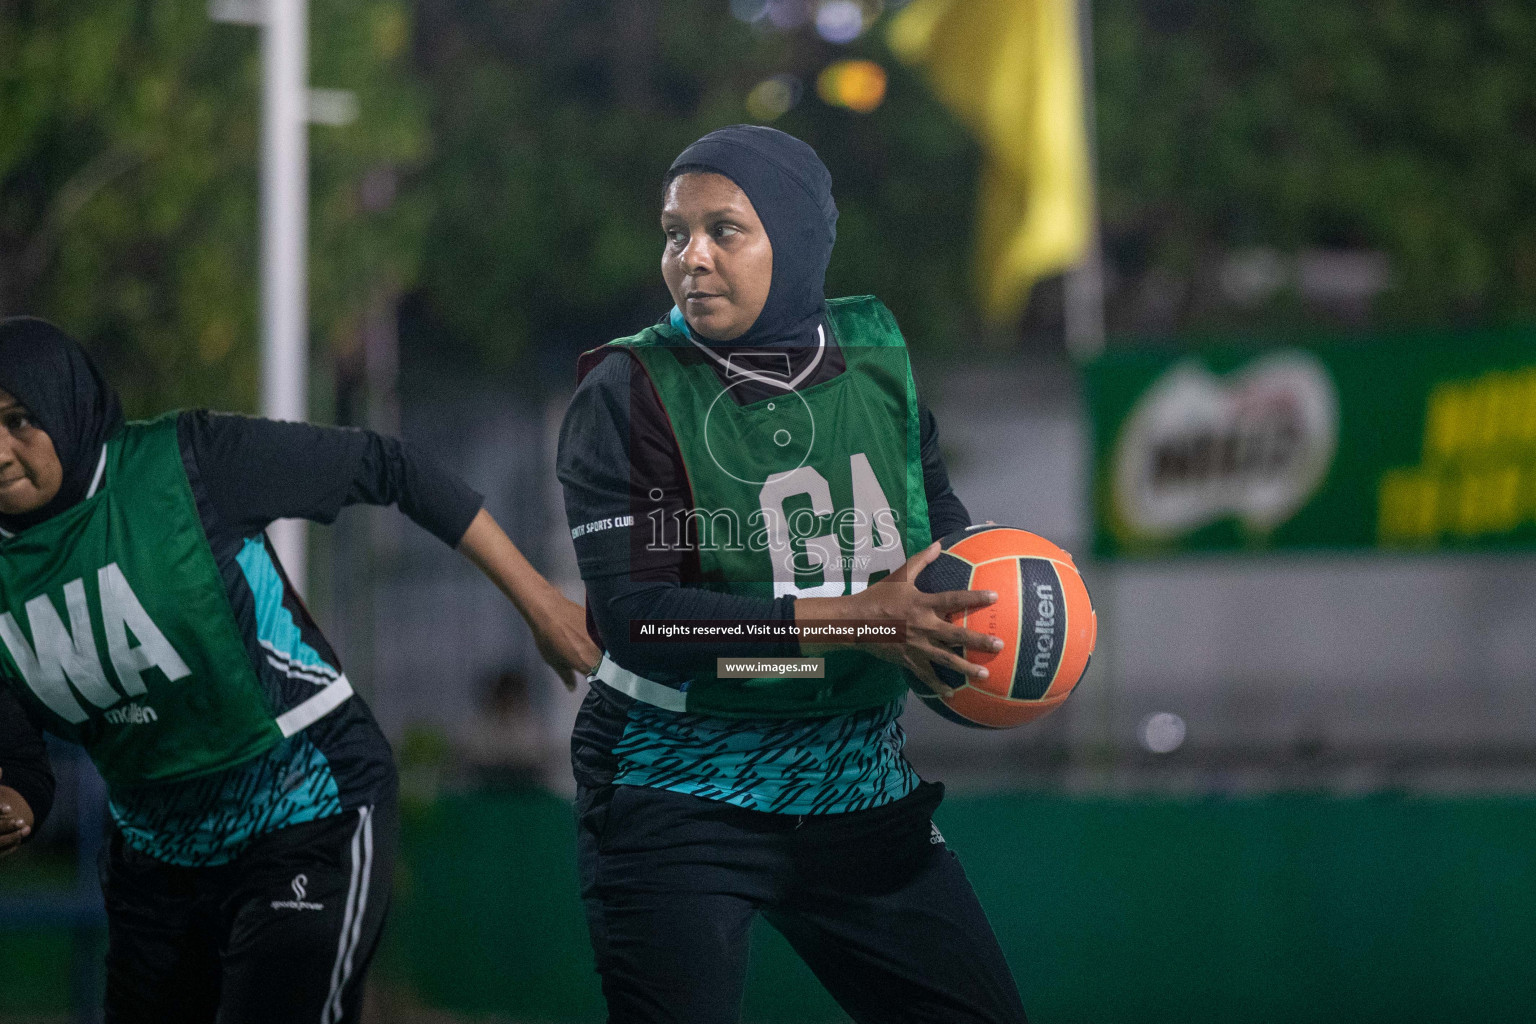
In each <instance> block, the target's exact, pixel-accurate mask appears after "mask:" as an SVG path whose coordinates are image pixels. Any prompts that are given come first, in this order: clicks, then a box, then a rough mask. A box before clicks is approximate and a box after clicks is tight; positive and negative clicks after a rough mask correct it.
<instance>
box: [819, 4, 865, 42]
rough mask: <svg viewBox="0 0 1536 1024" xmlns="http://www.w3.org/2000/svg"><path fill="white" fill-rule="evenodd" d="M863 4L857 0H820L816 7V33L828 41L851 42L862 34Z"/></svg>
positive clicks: (863, 23) (863, 26)
mask: <svg viewBox="0 0 1536 1024" xmlns="http://www.w3.org/2000/svg"><path fill="white" fill-rule="evenodd" d="M866 25H867V22H866V21H865V20H864V5H863V4H861V3H859V2H858V0H822V3H821V5H820V6H818V7H817V8H816V34H817V35H819V36H821V38H823V39H825V40H826V41H827V42H829V43H851V42H853V41H854V40H855V39H857V38H859V36H861V35H863V34H864V29H865V27H866Z"/></svg>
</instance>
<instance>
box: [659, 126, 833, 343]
mask: <svg viewBox="0 0 1536 1024" xmlns="http://www.w3.org/2000/svg"><path fill="white" fill-rule="evenodd" d="M689 171H713V172H714V173H716V174H723V175H725V176H726V177H727V178H730V179H731V180H732V181H734V182H735V183H736V186H737V187H738V188H740V189H741V190H742V191H743V192H745V193H746V195H747V198H748V199H750V200H751V201H752V207H753V209H755V210H756V211H757V216H758V219H759V220H761V221H762V222H763V228H764V230H766V231H767V232H768V241H769V242H770V243H771V244H772V245H773V283H772V284H771V285H770V286H769V290H768V301H767V302H766V303H765V304H764V305H763V311H762V312H761V313H760V314H758V317H757V319H756V320H755V321H754V322H753V324H752V326H751V327H749V328H748V329H747V332H746V333H745V334H743V335H741V336H740V337H739V338H734V339H732V340H731V342H730V344H731V345H810V344H814V343H815V341H816V324H817V323H818V322H819V321H820V319H821V316H822V313H823V311H824V309H825V307H826V301H827V300H826V295H825V288H826V283H825V282H826V276H827V264H828V263H829V262H830V261H831V259H832V243H833V242H835V241H836V240H837V204H836V203H834V202H833V201H832V175H831V174H830V173H829V172H828V171H827V168H826V166H825V165H824V164H823V163H822V162H821V158H820V157H818V156H817V155H816V151H815V150H814V149H812V148H811V147H810V146H808V145H806V144H805V143H804V142H801V141H800V140H799V139H797V138H795V137H794V136H793V135H786V134H785V133H783V132H781V131H778V130H777V129H774V128H763V127H760V126H758V125H746V124H737V125H732V126H730V127H729V128H721V129H720V130H718V131H713V132H710V133H709V134H708V135H706V136H704V137H703V138H702V139H700V140H699V141H697V142H695V143H694V144H693V145H691V146H689V147H688V148H687V149H685V150H683V151H682V153H680V154H679V155H678V158H677V159H676V160H674V161H672V166H671V167H670V168H669V169H668V170H667V176H666V179H665V183H666V184H668V185H670V184H671V183H672V179H673V178H675V177H677V176H678V175H679V174H686V173H688V172H689Z"/></svg>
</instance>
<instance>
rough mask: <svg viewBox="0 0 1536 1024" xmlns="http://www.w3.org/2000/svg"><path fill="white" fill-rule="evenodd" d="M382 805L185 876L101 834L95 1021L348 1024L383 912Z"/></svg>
mask: <svg viewBox="0 0 1536 1024" xmlns="http://www.w3.org/2000/svg"><path fill="white" fill-rule="evenodd" d="M395 832H396V823H395V813H394V808H393V807H364V808H359V809H355V810H351V811H346V812H344V813H342V814H340V815H337V816H335V817H331V818H325V819H322V820H320V821H313V822H308V823H306V824H303V825H294V826H292V827H290V828H285V829H281V830H280V831H277V832H274V833H272V834H271V835H268V836H264V837H262V838H260V839H258V840H256V841H255V842H254V843H253V844H252V845H251V846H250V847H249V848H248V849H246V850H245V851H244V852H243V853H241V855H240V856H239V857H238V858H237V859H236V860H234V861H233V862H231V863H229V864H222V865H219V866H217V867H206V868H185V867H176V866H174V865H170V864H166V863H163V862H161V861H158V860H155V859H154V858H151V857H147V856H145V855H143V854H141V853H139V852H138V851H136V850H134V849H132V848H131V847H128V846H126V845H125V844H124V843H123V841H122V838H121V836H119V835H117V834H116V833H114V834H113V836H112V841H111V844H110V846H109V848H108V851H107V857H106V861H105V863H104V865H103V873H102V887H103V890H104V892H105V895H106V904H107V930H108V947H107V1005H106V1020H107V1024H290V1022H291V1024H344V1022H345V1024H352V1022H355V1021H356V1020H357V1019H358V1015H359V1010H360V1007H361V1004H362V995H363V975H364V973H365V972H366V971H367V969H368V962H369V960H370V959H371V958H372V957H373V952H374V948H375V947H376V946H377V944H378V941H379V934H380V932H381V931H382V928H383V924H384V914H385V911H386V910H387V909H388V906H389V892H390V879H391V876H392V874H393V872H394V854H395Z"/></svg>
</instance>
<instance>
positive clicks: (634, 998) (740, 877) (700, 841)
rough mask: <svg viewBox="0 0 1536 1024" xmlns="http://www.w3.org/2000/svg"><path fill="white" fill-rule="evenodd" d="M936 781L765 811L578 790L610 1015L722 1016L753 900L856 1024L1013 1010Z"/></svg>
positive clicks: (974, 1017)
mask: <svg viewBox="0 0 1536 1024" xmlns="http://www.w3.org/2000/svg"><path fill="white" fill-rule="evenodd" d="M941 794H942V788H941V787H939V786H934V785H928V784H924V785H923V786H921V787H919V788H918V790H916V791H915V792H914V793H912V794H911V795H910V796H908V797H907V798H906V799H903V800H899V801H897V802H895V803H893V804H890V805H887V806H886V807H881V808H876V809H874V810H868V811H856V812H852V813H849V814H837V815H824V816H806V817H803V818H802V817H797V816H794V815H780V814H766V813H762V812H757V811H747V810H742V809H740V808H736V807H731V806H729V805H727V804H723V803H720V802H718V801H712V800H703V799H700V798H698V797H692V796H687V795H684V794H679V793H669V792H665V791H662V790H654V789H643V788H639V787H633V786H604V787H600V788H596V789H587V790H583V791H582V792H581V793H580V794H579V795H578V797H577V813H578V825H579V828H578V857H579V862H580V869H581V879H582V897H583V900H584V902H585V904H586V908H587V922H588V925H589V927H590V929H591V933H592V946H593V950H594V953H595V954H596V959H597V970H598V973H599V974H600V975H601V977H602V982H603V994H604V996H605V997H606V999H607V1001H608V1014H609V1017H608V1019H609V1021H610V1022H612V1024H664V1022H665V1024H735V1022H736V1021H737V1020H738V1018H739V1017H740V1015H741V999H742V990H743V987H744V985H745V981H746V971H747V939H748V933H749V930H750V928H751V924H752V918H753V915H754V914H756V913H758V912H761V913H762V914H763V916H764V917H766V918H767V920H768V922H769V923H770V924H771V925H773V926H774V927H775V928H776V929H778V931H779V932H780V933H781V934H782V935H783V936H784V937H785V938H786V939H788V940H789V943H790V944H791V945H792V946H793V947H794V949H795V951H796V952H797V953H799V954H800V956H801V958H802V959H803V960H804V961H805V962H806V964H807V965H808V966H809V967H810V968H811V970H812V971H813V972H815V974H816V977H817V978H818V979H820V981H821V983H822V984H823V985H825V986H826V988H827V991H828V992H830V993H831V994H832V996H833V997H834V998H835V999H836V1000H837V1001H838V1003H839V1004H840V1005H841V1006H842V1007H843V1009H844V1010H845V1011H846V1012H847V1013H848V1015H849V1016H850V1017H852V1018H853V1019H854V1020H855V1021H857V1022H859V1024H907V1022H911V1024H917V1022H933V1024H1024V1022H1025V1016H1024V1008H1023V1006H1022V1004H1021V1003H1020V1000H1019V994H1018V989H1017V988H1016V986H1015V985H1014V982H1013V977H1012V975H1011V974H1010V973H1009V970H1008V965H1007V963H1006V961H1005V960H1004V959H1003V954H1002V950H1001V949H1000V948H999V947H998V944H997V939H996V937H995V936H994V935H993V933H992V927H991V925H990V924H988V922H987V918H986V915H985V914H984V913H983V912H982V909H981V905H980V903H978V902H977V900H976V895H975V893H974V892H973V891H972V889H971V885H970V882H969V881H968V880H967V879H966V877H965V872H964V871H963V870H961V867H960V862H959V860H958V859H957V858H956V857H955V855H954V854H953V853H951V852H950V851H949V849H948V848H947V847H946V846H945V844H944V840H943V837H942V836H940V835H939V833H938V830H937V829H935V828H934V827H933V825H932V823H931V821H930V814H931V813H932V811H933V809H934V808H935V807H936V806H937V805H938V802H939V799H940V796H941Z"/></svg>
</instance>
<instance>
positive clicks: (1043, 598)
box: [1009, 558, 1067, 700]
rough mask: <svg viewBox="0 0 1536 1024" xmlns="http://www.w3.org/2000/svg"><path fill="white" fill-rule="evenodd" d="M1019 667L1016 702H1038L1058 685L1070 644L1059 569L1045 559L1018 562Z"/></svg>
mask: <svg viewBox="0 0 1536 1024" xmlns="http://www.w3.org/2000/svg"><path fill="white" fill-rule="evenodd" d="M1019 593H1020V597H1021V601H1020V604H1019V608H1020V612H1019V614H1020V616H1021V618H1022V621H1021V622H1020V625H1021V626H1022V627H1023V628H1021V629H1020V630H1019V667H1018V669H1017V670H1016V671H1015V672H1014V674H1013V689H1012V692H1010V693H1009V696H1010V697H1012V698H1013V699H1014V700H1039V699H1040V698H1041V697H1044V696H1045V692H1046V691H1047V690H1049V689H1050V688H1051V683H1053V682H1055V681H1056V670H1057V669H1059V668H1060V667H1061V653H1062V649H1063V648H1064V647H1065V646H1066V642H1067V606H1066V601H1065V600H1064V599H1063V595H1062V591H1061V577H1059V576H1057V575H1056V566H1055V565H1053V564H1052V563H1051V561H1050V560H1049V559H1046V558H1021V559H1019Z"/></svg>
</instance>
